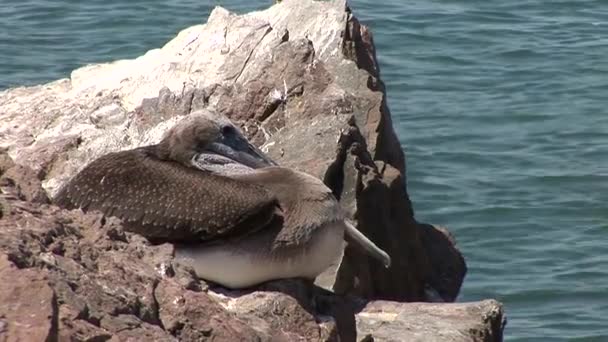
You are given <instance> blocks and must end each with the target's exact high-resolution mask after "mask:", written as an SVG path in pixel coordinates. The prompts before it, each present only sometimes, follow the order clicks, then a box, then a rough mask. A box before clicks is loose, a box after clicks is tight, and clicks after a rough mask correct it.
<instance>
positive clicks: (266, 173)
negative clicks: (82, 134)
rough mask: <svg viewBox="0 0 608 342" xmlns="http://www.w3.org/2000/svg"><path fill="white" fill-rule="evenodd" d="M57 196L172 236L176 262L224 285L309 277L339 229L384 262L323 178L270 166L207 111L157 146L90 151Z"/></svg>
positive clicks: (158, 237) (143, 230) (142, 230)
mask: <svg viewBox="0 0 608 342" xmlns="http://www.w3.org/2000/svg"><path fill="white" fill-rule="evenodd" d="M54 200H55V203H57V204H58V205H60V206H62V207H65V208H68V209H75V208H81V209H82V210H84V211H87V210H99V211H102V212H103V213H104V214H106V215H108V216H116V217H118V218H121V219H122V220H123V222H124V225H125V227H126V229H127V230H130V231H133V232H136V233H139V234H141V235H143V236H145V237H147V238H148V239H149V240H151V241H153V242H172V243H174V244H175V246H176V259H177V260H178V261H179V262H182V263H185V264H187V265H190V266H192V267H193V268H194V270H195V271H196V273H197V275H198V276H199V277H200V278H203V279H206V280H210V281H213V282H215V283H218V284H220V285H223V286H226V287H229V288H243V287H248V286H251V285H255V284H258V283H261V282H264V281H268V280H273V279H281V278H292V277H303V278H310V279H314V278H315V277H316V276H317V275H318V274H319V273H321V272H322V271H323V270H325V269H326V268H327V267H328V266H329V265H331V263H332V262H334V261H335V260H336V259H337V258H339V256H340V255H341V253H342V249H343V246H344V238H345V235H346V237H348V238H349V241H352V242H354V243H356V244H357V245H358V246H359V247H362V248H363V249H364V250H366V251H367V252H369V253H370V255H372V256H373V257H375V258H377V259H379V260H380V261H382V262H383V263H384V265H385V266H386V267H388V266H389V265H390V257H389V256H388V255H387V254H386V253H385V252H384V251H382V250H381V249H380V248H378V247H377V246H376V245H375V244H374V243H373V242H371V241H370V240H368V239H367V238H366V237H365V236H364V235H363V234H361V233H360V232H359V231H358V230H357V229H356V228H355V227H353V226H352V224H350V223H349V222H348V221H347V220H346V219H345V217H344V213H343V210H342V208H341V207H340V205H339V203H338V202H337V201H336V199H335V198H334V196H333V195H332V193H331V190H330V189H329V188H327V187H326V186H325V185H324V184H323V183H322V182H321V181H320V180H318V179H317V178H315V177H313V176H310V175H308V174H306V173H303V172H299V171H295V170H292V169H289V168H284V167H280V166H277V165H276V164H275V163H274V162H273V161H272V160H270V159H269V158H268V157H266V156H265V155H264V154H263V153H262V152H261V151H260V150H258V149H257V148H256V147H254V146H253V145H251V144H250V143H249V142H248V141H247V139H246V138H245V137H244V136H243V135H242V133H241V132H240V131H239V130H238V129H237V128H236V127H235V126H234V125H233V124H232V123H231V122H230V121H228V120H227V119H226V118H222V117H219V116H215V115H213V114H212V113H210V112H208V111H203V112H197V113H193V114H190V115H189V116H187V117H186V118H185V119H182V120H181V121H180V122H179V123H178V124H176V125H175V126H174V127H173V128H172V129H170V130H169V131H168V133H167V134H166V135H165V136H164V138H163V139H162V141H161V142H160V143H158V144H156V145H150V146H144V147H139V148H136V149H132V150H128V151H121V152H115V153H110V154H107V155H104V156H102V157H100V158H99V159H96V160H94V161H93V162H92V163H90V164H89V165H87V166H86V167H85V168H84V169H83V170H82V171H80V172H79V173H78V174H77V175H76V176H74V177H73V178H72V179H71V180H70V181H68V182H67V183H66V184H65V185H64V186H63V187H62V188H61V189H60V190H59V192H58V194H57V195H56V197H55V199H54Z"/></svg>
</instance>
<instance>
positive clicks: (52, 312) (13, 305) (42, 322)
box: [0, 251, 57, 342]
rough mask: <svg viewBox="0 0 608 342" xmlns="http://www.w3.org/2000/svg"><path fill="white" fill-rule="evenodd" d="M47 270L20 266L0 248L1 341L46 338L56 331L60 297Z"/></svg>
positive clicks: (40, 339)
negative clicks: (50, 283)
mask: <svg viewBox="0 0 608 342" xmlns="http://www.w3.org/2000/svg"><path fill="white" fill-rule="evenodd" d="M46 276H47V274H46V272H44V271H41V270H35V269H25V270H20V269H18V268H17V267H16V266H15V265H14V264H13V263H12V262H11V261H10V260H9V257H8V256H7V255H6V254H4V253H3V252H2V251H0V341H32V342H35V341H47V340H52V337H53V336H54V335H55V334H56V332H57V298H56V296H55V293H54V292H53V289H52V288H51V287H50V286H49V285H48V281H47V279H46Z"/></svg>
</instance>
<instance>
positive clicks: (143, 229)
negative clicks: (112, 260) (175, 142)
mask: <svg viewBox="0 0 608 342" xmlns="http://www.w3.org/2000/svg"><path fill="white" fill-rule="evenodd" d="M54 200H55V203H56V204H58V205H59V206H62V207H65V208H68V209H75V208H82V209H83V210H84V211H89V210H99V211H101V212H103V213H104V214H106V215H108V216H116V217H118V218H120V219H122V220H123V222H124V223H125V227H126V228H127V229H128V230H131V231H134V232H136V233H139V234H141V235H143V236H145V237H147V238H149V239H152V240H165V241H181V242H188V241H192V242H194V241H201V240H202V241H205V240H210V239H213V238H216V237H220V236H227V235H239V234H246V233H249V232H251V231H255V230H258V229H260V228H262V227H264V226H265V225H266V224H267V223H268V222H270V221H271V220H272V218H273V216H274V214H275V213H276V212H277V208H278V204H277V200H276V198H275V197H274V196H273V195H272V194H270V193H269V192H268V191H267V190H266V189H265V188H264V187H262V186H260V185H255V184H249V183H246V182H242V181H238V180H234V179H231V178H227V177H222V176H219V175H215V174H212V173H209V172H204V171H201V170H198V169H194V168H190V167H186V166H184V165H182V164H179V163H176V162H169V161H161V160H159V159H157V158H156V157H155V156H154V153H153V152H152V151H151V150H150V148H149V147H143V148H139V149H135V150H130V151H122V152H117V153H110V154H107V155H105V156H103V157H101V158H99V159H97V160H95V161H93V162H92V163H91V164H89V165H87V166H86V167H85V168H84V169H83V170H82V171H81V172H80V173H78V174H77V175H76V176H75V177H74V178H72V179H71V180H70V181H69V182H68V183H67V184H65V186H64V187H63V188H61V190H60V191H59V193H58V194H57V196H56V197H55V199H54Z"/></svg>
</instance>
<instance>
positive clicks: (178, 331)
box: [0, 0, 498, 341]
mask: <svg viewBox="0 0 608 342" xmlns="http://www.w3.org/2000/svg"><path fill="white" fill-rule="evenodd" d="M199 108H209V109H212V110H216V111H218V112H220V113H223V114H225V115H227V116H229V117H230V118H231V119H232V120H233V121H235V122H236V123H238V124H239V125H241V127H242V128H243V130H244V131H245V132H246V134H247V135H248V137H249V138H250V139H252V141H254V142H256V143H257V144H258V145H260V146H261V148H262V149H263V150H264V151H266V152H267V153H268V154H269V155H270V156H271V157H272V158H274V159H275V160H276V161H278V162H279V163H280V164H282V165H284V166H287V167H293V168H296V169H299V170H302V171H305V172H308V173H311V174H313V175H316V176H317V177H319V178H321V179H323V180H324V181H325V183H326V184H327V185H328V186H329V187H331V188H332V190H333V192H334V194H335V195H336V197H338V198H339V199H340V200H341V203H342V204H343V206H344V207H345V208H346V209H347V210H348V211H349V213H350V215H351V217H352V218H353V219H354V220H355V221H356V223H357V227H358V228H359V229H360V230H362V231H363V232H364V233H365V234H366V235H368V236H369V237H370V238H371V239H372V240H374V241H375V242H376V243H377V244H378V245H379V246H380V247H382V248H383V249H385V250H386V251H388V252H389V254H390V255H391V256H392V259H393V266H392V267H391V268H390V269H388V270H387V269H384V268H383V267H382V266H381V265H380V264H379V263H377V262H376V261H374V260H370V259H369V258H368V257H367V256H365V255H362V254H361V253H360V252H358V251H357V250H354V249H351V248H347V249H346V251H345V255H344V257H343V259H342V261H341V262H340V263H339V264H336V265H334V267H333V268H332V269H330V270H329V271H328V272H326V273H325V274H324V275H323V276H322V277H320V278H319V281H318V284H320V285H323V286H324V287H326V288H332V289H333V290H334V291H335V292H337V293H339V294H341V295H343V296H336V295H334V294H331V293H327V292H324V290H322V289H320V288H317V287H314V286H312V285H310V284H306V285H303V284H301V283H297V282H295V281H287V282H286V283H281V284H283V285H285V284H287V285H285V286H286V287H282V286H283V285H280V286H279V287H278V288H277V286H278V285H276V284H275V285H272V286H271V287H262V288H260V290H259V291H257V292H256V291H253V292H252V291H248V292H238V293H229V294H224V295H225V296H228V299H226V298H223V297H222V296H221V294H222V293H223V292H222V291H219V292H217V291H216V292H214V290H213V289H210V287H209V286H208V285H207V284H205V283H204V282H201V281H199V280H197V279H195V278H194V277H192V273H191V270H188V269H184V268H183V267H181V266H179V265H175V264H174V263H173V261H172V254H173V249H172V246H171V245H169V244H166V245H160V246H154V245H151V244H150V243H149V242H148V241H146V240H145V239H144V238H142V237H140V236H138V235H134V234H130V233H126V232H124V231H123V230H122V227H121V224H120V222H119V221H118V220H115V219H112V218H104V217H102V216H101V215H99V214H95V213H89V214H83V213H81V212H78V211H72V212H68V211H64V210H60V209H59V208H57V207H55V206H52V205H49V204H48V203H47V202H48V197H47V196H46V194H45V192H44V191H42V190H41V188H40V184H42V186H44V188H45V189H46V190H47V191H48V193H49V194H50V195H52V194H54V193H55V192H56V191H57V189H58V187H59V186H60V185H61V184H62V183H63V182H64V181H66V180H67V179H68V178H69V177H71V176H72V175H74V174H75V173H76V172H77V171H78V170H79V169H80V168H82V167H83V166H84V165H86V163H88V162H90V161H91V160H93V159H94V158H96V157H99V156H100V155H102V154H105V153H108V152H111V151H115V150H120V149H127V148H132V147H135V146H140V145H144V144H150V143H156V142H158V141H159V140H160V137H161V135H162V134H163V133H164V132H165V131H166V130H167V128H168V127H170V126H171V125H173V124H174V123H175V122H176V121H177V119H178V118H179V117H180V116H181V115H187V114H188V113H190V112H192V111H193V110H196V109H199ZM0 148H1V149H3V150H6V151H7V153H8V155H10V156H11V157H12V159H14V161H15V162H16V164H15V163H13V161H12V160H11V159H10V158H8V157H7V154H3V153H0V176H1V178H0V184H1V185H2V196H0V253H3V254H4V255H5V256H6V260H5V261H4V263H5V264H4V265H5V266H3V270H6V269H7V270H9V271H6V272H9V273H7V274H8V275H7V277H9V276H10V277H12V276H15V277H17V278H20V277H23V278H24V279H38V280H35V282H37V283H36V284H37V285H36V286H37V288H39V289H40V293H39V295H40V296H44V298H43V299H44V300H46V299H48V298H51V302H52V301H53V300H54V301H55V302H52V303H55V304H52V305H51V307H50V308H51V311H50V314H49V315H50V316H49V317H50V318H49V317H47V316H48V315H47V314H44V315H47V316H44V315H42V316H36V317H35V318H36V319H37V320H38V322H39V323H40V325H39V327H40V328H38V327H37V328H36V329H37V330H36V331H37V334H39V335H36V336H41V338H40V339H41V340H42V339H43V338H42V335H44V334H45V333H44V332H47V331H48V332H47V333H46V334H47V337H48V339H49V340H52V339H54V338H59V339H68V338H73V339H75V340H107V339H114V340H124V339H129V338H142V339H148V340H155V339H156V340H172V339H180V340H200V339H202V340H213V339H215V340H234V339H239V340H240V339H244V340H262V341H266V340H272V339H275V340H277V339H278V340H293V339H300V338H301V339H306V340H320V341H326V340H337V339H340V340H342V341H352V340H354V339H355V336H356V329H355V312H357V311H358V310H360V309H361V307H362V303H363V302H364V300H363V299H356V298H355V297H358V298H366V299H374V298H383V299H392V300H400V301H424V300H435V299H438V300H442V301H452V300H454V299H455V298H456V296H457V294H458V291H459V289H460V285H461V283H462V279H463V277H464V274H465V272H466V266H465V264H464V259H463V258H462V256H461V255H460V253H459V252H458V250H457V249H456V248H455V246H454V243H453V240H452V238H451V237H450V236H449V234H443V233H442V231H441V230H437V229H435V228H434V227H432V226H428V225H424V224H419V223H418V222H416V220H415V219H414V214H413V210H412V206H411V203H410V201H409V197H408V194H407V189H406V183H407V182H406V173H405V156H404V154H403V152H402V150H401V148H400V145H399V142H398V140H397V137H396V135H395V133H394V131H393V128H392V123H391V117H390V112H389V110H388V107H387V105H386V96H385V92H384V85H383V83H382V81H381V80H380V71H379V68H378V64H377V61H376V58H375V50H374V45H373V39H372V37H371V34H370V32H369V31H368V29H367V28H366V27H365V26H363V25H361V24H360V23H359V22H358V21H357V19H356V18H355V17H354V16H353V15H352V14H351V13H350V10H348V9H347V8H346V7H345V1H342V0H340V1H332V2H313V1H308V0H307V1H302V0H291V1H284V2H282V3H281V4H279V5H276V6H273V7H271V8H270V9H268V10H265V11H260V12H254V13H250V14H245V15H235V14H232V13H230V12H228V11H226V10H224V9H221V8H216V9H215V10H214V11H213V13H212V14H211V15H210V17H209V21H208V23H207V24H205V25H197V26H193V27H190V28H187V29H185V30H184V31H182V32H181V33H179V34H178V36H177V37H176V38H175V39H173V40H172V41H170V42H169V43H167V44H166V45H165V46H164V47H163V48H162V49H155V50H151V51H149V52H148V53H146V54H145V55H143V56H141V57H139V58H136V59H133V60H122V61H116V62H113V63H108V64H98V65H90V66H87V67H84V68H81V69H78V70H75V71H74V72H73V73H72V74H71V77H70V79H64V80H58V81H55V82H51V83H48V84H45V85H41V86H34V87H25V88H15V89H9V90H6V91H3V92H0ZM2 272H4V271H2ZM22 275H23V276H22ZM43 279H44V280H43ZM19 281H21V280H19ZM45 282H46V283H45ZM294 282H295V283H294ZM13 284H14V285H13ZM13 284H9V285H2V286H17V287H10V288H7V291H16V290H14V289H15V288H18V286H19V284H20V283H19V282H13ZM44 284H47V285H46V286H47V287H48V288H45V285H44ZM294 284H299V285H294ZM273 286H274V287H273ZM49 289H50V290H49ZM49 291H50V292H49ZM260 291H263V292H260ZM49 294H51V297H48V295H49ZM32 298H35V297H32ZM41 298H42V297H41ZM52 298H55V299H52ZM41 300H42V299H41ZM24 303H26V302H24ZM179 303H181V305H178V304H179ZM236 303H238V304H236ZM403 305H406V304H403ZM466 305H473V306H475V305H477V304H466ZM2 308H3V309H2V310H3V311H1V312H0V340H2V338H3V337H2V334H4V332H5V331H8V332H9V334H12V333H13V332H14V330H11V329H13V328H12V327H14V325H12V324H14V322H19V320H21V319H22V317H25V316H22V313H21V312H20V311H19V312H16V313H14V315H13V313H10V312H9V311H6V310H8V309H6V308H4V307H2ZM253 308H256V310H253ZM45 310H46V309H45ZM446 310H450V309H446ZM47 311H48V310H47ZM47 311H44V312H47ZM25 312H27V311H26V309H24V313H25ZM41 312H43V310H42V311H41ZM455 312H458V311H455ZM264 313H266V314H264ZM45 317H46V318H45ZM358 317H361V316H358ZM492 317H494V316H492ZM45 319H46V320H45ZM11 322H13V323H11ZM45 322H46V323H45ZM471 322H472V321H471V320H466V319H464V320H463V321H462V329H464V330H466V329H467V327H468V326H470V324H471ZM493 322H494V321H493ZM45 324H46V325H45ZM49 324H50V325H49ZM47 325H48V326H49V327H50V328H49V329H48V330H46V326H47ZM7 329H8V330H7ZM464 330H463V331H464ZM473 330H474V329H473ZM473 330H471V331H473ZM475 331H477V330H475ZM19 333H21V332H19ZM10 336H12V335H10ZM493 336H498V335H493ZM361 337H362V336H361V334H359V338H361ZM44 339H46V337H45V338H44ZM490 340H491V339H490Z"/></svg>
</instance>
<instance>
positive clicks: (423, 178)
mask: <svg viewBox="0 0 608 342" xmlns="http://www.w3.org/2000/svg"><path fill="white" fill-rule="evenodd" d="M270 2H271V0H265V1H247V0H240V1H237V0H225V1H224V0H216V1H209V0H163V1H153V0H146V1H144V0H136V1H124V0H103V1H101V0H87V1H79V0H2V1H1V3H0V89H4V88H7V87H13V86H18V85H31V84H37V83H41V82H47V81H51V80H54V79H57V78H63V77H68V76H69V73H70V71H71V70H73V69H75V68H77V67H80V66H82V65H85V64H88V63H98V62H106V61H112V60H115V59H121V58H133V57H136V56H139V55H141V54H143V53H144V52H145V51H147V50H149V49H152V48H157V47H160V46H162V45H163V44H164V43H165V42H167V41H168V40H170V39H171V38H172V37H173V36H174V35H175V34H176V33H177V32H179V31H180V30H181V29H183V28H185V27H187V26H190V25H193V24H198V23H201V22H204V21H205V20H206V18H207V16H208V14H209V12H210V11H211V9H212V8H213V7H214V6H216V5H221V6H224V7H226V8H228V9H230V10H233V11H236V12H245V11H250V10H253V9H263V8H265V7H267V6H269V5H270ZM350 4H351V7H352V8H353V11H354V13H355V14H356V15H357V16H358V17H359V18H360V19H361V20H362V21H363V22H364V23H366V24H368V25H370V26H371V28H372V30H373V33H374V38H375V42H376V46H377V49H378V57H379V60H380V65H381V76H382V79H383V80H384V82H385V83H386V84H387V88H388V103H389V106H390V109H391V112H392V114H393V118H394V119H393V120H394V126H395V129H396V131H397V133H398V135H399V137H400V139H401V143H402V146H403V148H404V150H405V152H406V154H407V162H408V177H409V184H408V186H409V193H410V195H411V197H412V200H413V202H414V209H415V211H416V217H417V218H418V219H419V220H420V221H424V222H431V223H436V224H441V225H445V226H447V227H449V229H450V230H451V231H452V232H453V234H454V235H455V237H456V239H457V241H458V245H459V247H460V249H461V250H462V252H463V253H464V255H465V257H466V259H467V262H468V266H469V272H468V275H467V278H466V281H465V283H464V286H463V288H462V292H461V296H460V298H459V300H461V301H473V300H480V299H484V298H496V299H498V300H500V301H502V302H503V303H504V304H505V306H506V311H507V315H508V320H509V322H508V325H507V329H506V331H505V333H506V336H505V337H506V340H508V341H608V210H607V209H608V2H606V1H600V0H595V1H591V0H561V1H559V0H553V1H540V0H528V1H503V0H485V1H476V0H460V1H458V0H442V1H439V0H426V1H420V0H407V1H406V0H384V1H371V0H355V1H351V2H350Z"/></svg>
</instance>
